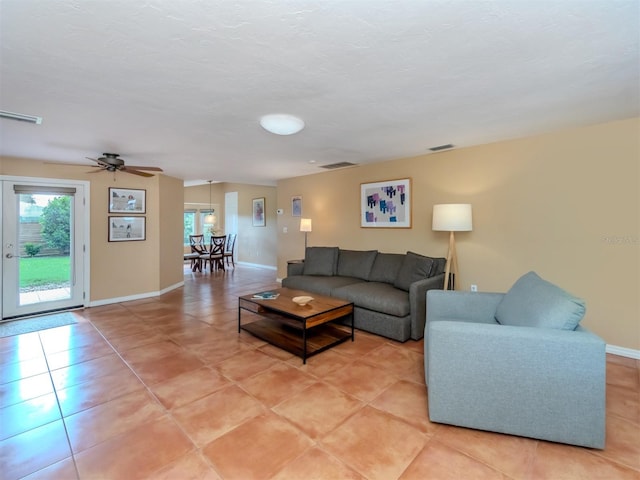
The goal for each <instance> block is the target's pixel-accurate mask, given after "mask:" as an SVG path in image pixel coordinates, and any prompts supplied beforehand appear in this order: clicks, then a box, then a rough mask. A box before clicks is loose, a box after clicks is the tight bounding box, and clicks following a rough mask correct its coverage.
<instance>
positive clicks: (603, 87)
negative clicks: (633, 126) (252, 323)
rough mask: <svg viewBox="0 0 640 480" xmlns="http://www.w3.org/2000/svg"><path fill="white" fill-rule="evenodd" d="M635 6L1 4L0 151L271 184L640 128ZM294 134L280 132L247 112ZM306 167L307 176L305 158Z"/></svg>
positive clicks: (214, 0) (391, 0) (503, 2)
mask: <svg viewBox="0 0 640 480" xmlns="http://www.w3.org/2000/svg"><path fill="white" fill-rule="evenodd" d="M639 18H640V3H639V2H638V0H589V1H586V0H585V1H574V0H556V1H551V0H549V1H525V0H508V1H507V0H496V1H490V2H489V1H482V0H468V1H456V0H450V1H432V0H384V1H383V0H323V1H301V0H300V1H293V0H235V1H231V0H208V1H196V0H145V1H143V0H135V1H133V0H109V1H107V0H86V1H81V0H55V1H54V0H0V45H1V47H0V48H1V51H0V55H1V56H0V75H1V77H0V109H1V110H8V111H12V112H19V113H25V114H30V115H37V116H42V117H43V118H44V121H43V123H42V125H31V124H27V123H22V122H15V121H10V120H4V119H2V120H0V154H1V155H7V156H17V157H25V158H36V159H44V160H48V161H58V162H70V163H78V164H87V163H89V162H87V161H86V160H84V157H97V156H100V154H101V153H103V152H116V153H120V154H121V155H122V156H123V158H124V159H125V161H127V162H128V163H129V164H135V165H145V166H151V165H155V166H159V167H161V168H163V169H164V171H165V172H166V173H167V174H168V175H172V176H175V177H179V178H183V179H184V180H186V181H198V180H200V181H202V180H206V179H214V180H216V181H226V182H241V183H255V184H264V185H275V183H276V181H277V180H278V179H281V178H288V177H293V176H298V175H306V174H310V173H316V172H319V171H324V170H322V169H320V168H319V166H320V165H325V164H331V163H335V162H342V161H348V162H353V163H357V164H364V163H370V162H378V161H383V160H388V159H394V158H400V157H408V156H414V155H420V154H424V153H427V152H428V148H429V147H432V146H436V145H441V144H446V143H453V144H455V145H456V147H465V146H470V145H476V144H482V143H488V142H492V141H497V140H503V139H508V138H515V137H522V136H527V135H532V134H537V133H542V132H547V131H552V130H556V129H558V128H565V127H572V126H579V125H587V124H593V123H600V122H607V121H611V120H616V119H622V118H629V117H634V116H639V115H640V107H639V104H640V95H639V92H640V46H639V42H640V33H639V24H640V20H639ZM281 112H287V113H292V114H295V115H298V116H300V117H301V118H303V119H304V121H305V122H306V128H305V129H304V130H303V131H302V132H301V133H299V134H297V135H293V136H287V137H282V136H275V135H272V134H269V133H267V132H265V131H264V130H263V129H262V128H261V127H260V125H259V123H258V121H259V117H260V116H261V115H264V114H268V113H281ZM312 162H315V163H312Z"/></svg>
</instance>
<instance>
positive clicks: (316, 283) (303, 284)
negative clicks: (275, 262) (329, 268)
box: [282, 275, 364, 296]
mask: <svg viewBox="0 0 640 480" xmlns="http://www.w3.org/2000/svg"><path fill="white" fill-rule="evenodd" d="M352 283H364V281H363V280H360V279H359V278H353V277H338V276H335V277H327V276H324V275H292V276H290V277H287V278H283V279H282V286H283V287H287V288H294V289H297V290H306V291H307V292H310V293H318V294H320V295H326V296H331V292H332V291H333V290H334V289H336V288H340V287H342V286H345V285H350V284H352Z"/></svg>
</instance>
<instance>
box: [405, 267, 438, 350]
mask: <svg viewBox="0 0 640 480" xmlns="http://www.w3.org/2000/svg"><path fill="white" fill-rule="evenodd" d="M442 287H444V273H441V274H440V275H434V276H433V277H430V278H425V279H423V280H418V281H417V282H413V283H412V284H411V285H410V286H409V306H410V308H411V338H412V339H413V340H420V339H421V338H422V337H423V336H424V325H425V322H426V319H427V305H426V294H427V292H428V291H430V290H432V289H442ZM434 291H435V290H434Z"/></svg>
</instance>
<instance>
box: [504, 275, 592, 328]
mask: <svg viewBox="0 0 640 480" xmlns="http://www.w3.org/2000/svg"><path fill="white" fill-rule="evenodd" d="M584 312H585V303H584V300H582V299H580V298H577V297H574V296H573V295H571V294H570V293H568V292H566V291H564V290H563V289H561V288H560V287H557V286H556V285H553V284H552V283H549V282H547V281H546V280H543V279H542V278H540V277H539V276H538V275H537V274H536V273H535V272H529V273H527V274H525V275H523V276H522V277H520V278H519V279H518V281H516V283H515V284H514V285H513V286H512V287H511V289H510V290H509V291H508V292H507V293H506V295H505V296H504V297H503V299H502V301H501V302H500V304H499V305H498V308H497V309H496V314H495V318H496V321H497V322H498V323H500V324H501V325H512V326H520V327H537V328H554V329H560V330H575V329H576V327H577V326H578V324H579V323H580V320H582V318H583V317H584Z"/></svg>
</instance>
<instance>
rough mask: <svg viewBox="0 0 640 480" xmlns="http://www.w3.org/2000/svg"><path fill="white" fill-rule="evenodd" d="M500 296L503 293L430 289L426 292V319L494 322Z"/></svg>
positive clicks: (502, 295) (430, 320)
mask: <svg viewBox="0 0 640 480" xmlns="http://www.w3.org/2000/svg"><path fill="white" fill-rule="evenodd" d="M502 297H504V293H489V292H456V291H451V290H432V291H429V292H427V308H428V318H427V321H429V322H432V321H438V320H458V321H461V322H476V323H496V320H495V314H496V310H497V308H498V305H499V304H500V301H501V300H502Z"/></svg>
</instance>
